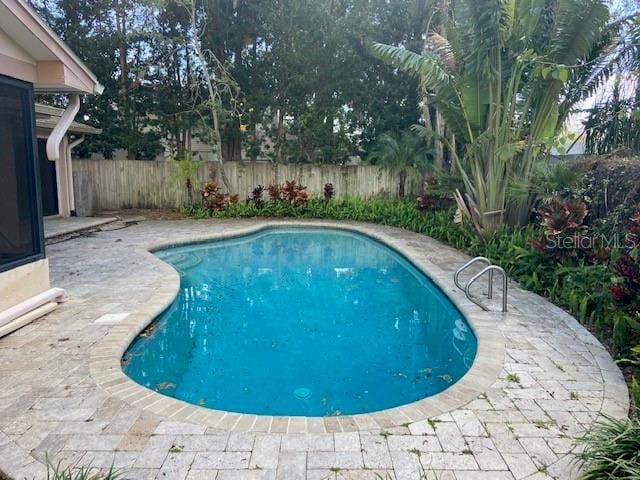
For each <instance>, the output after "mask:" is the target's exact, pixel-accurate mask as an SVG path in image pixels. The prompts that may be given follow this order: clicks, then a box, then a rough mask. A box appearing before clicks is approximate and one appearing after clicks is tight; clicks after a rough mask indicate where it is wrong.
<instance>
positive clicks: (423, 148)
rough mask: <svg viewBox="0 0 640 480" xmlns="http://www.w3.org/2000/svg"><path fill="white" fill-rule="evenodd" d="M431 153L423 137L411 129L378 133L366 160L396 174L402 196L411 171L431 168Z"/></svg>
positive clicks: (400, 195) (423, 172) (401, 196)
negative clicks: (395, 132) (397, 132)
mask: <svg viewBox="0 0 640 480" xmlns="http://www.w3.org/2000/svg"><path fill="white" fill-rule="evenodd" d="M433 154H434V151H433V149H431V148H430V147H429V146H428V145H427V143H426V142H425V141H424V139H423V138H421V137H419V136H417V135H416V134H414V133H413V132H411V131H405V132H402V133H401V134H396V135H394V134H391V133H384V134H382V135H380V136H379V137H378V139H377V141H376V143H375V144H374V145H373V147H372V149H371V153H370V154H369V157H368V160H369V162H370V163H373V164H376V165H380V166H382V167H384V168H386V169H387V170H389V171H390V172H391V173H392V174H395V175H397V176H398V196H399V197H400V198H404V195H405V187H406V183H407V177H408V176H409V174H410V173H411V172H416V173H419V174H420V175H422V176H424V174H425V173H426V172H427V171H429V170H433V165H432V163H433Z"/></svg>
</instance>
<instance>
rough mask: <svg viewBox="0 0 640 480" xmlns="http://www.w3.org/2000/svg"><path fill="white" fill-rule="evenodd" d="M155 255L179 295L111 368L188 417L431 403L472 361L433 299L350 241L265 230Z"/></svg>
mask: <svg viewBox="0 0 640 480" xmlns="http://www.w3.org/2000/svg"><path fill="white" fill-rule="evenodd" d="M156 255H157V256H158V257H159V258H161V259H163V260H164V261H165V262H168V263H169V264H171V265H172V266H173V267H174V268H176V270H177V271H178V272H179V274H180V280H181V285H180V292H179V294H178V296H177V298H176V300H175V301H174V302H173V304H172V305H171V306H170V307H169V308H168V309H167V310H166V311H165V312H164V313H163V314H162V315H161V316H160V317H158V319H156V321H155V322H154V323H152V324H151V325H150V327H149V328H148V329H147V330H145V331H144V332H143V333H142V334H141V335H140V336H139V337H138V338H137V339H136V340H135V341H134V342H133V343H132V345H131V346H130V347H129V349H128V350H127V352H126V353H125V356H124V358H123V368H124V370H125V373H126V374H127V375H129V376H130V377H131V378H132V379H133V380H135V381H137V382H138V383H140V384H142V385H144V386H146V387H148V388H151V389H154V390H157V391H159V392H161V393H163V394H165V395H168V396H171V397H174V398H178V399H181V400H184V401H186V402H189V403H192V404H195V405H201V406H205V407H210V408H215V409H219V410H225V411H231V412H239V413H252V414H266V415H290V416H297V415H304V416H326V415H347V414H358V413H365V412H372V411H378V410H382V409H386V408H391V407H395V406H399V405H403V404H406V403H410V402H413V401H416V400H419V399H422V398H425V397H428V396H431V395H434V394H436V393H438V392H441V391H442V390H444V389H446V388H448V387H449V386H450V385H452V384H453V383H455V382H456V381H457V380H459V379H460V378H461V377H462V376H463V375H464V374H465V373H466V372H467V370H468V369H469V368H470V366H471V364H472V363H473V360H474V358H475V355H476V350H477V342H476V338H475V336H474V334H473V332H472V330H471V328H470V327H469V325H468V324H467V322H466V321H465V319H464V317H463V316H462V315H461V314H460V312H459V311H458V310H457V309H456V308H455V307H454V306H453V304H452V303H451V302H450V301H449V299H448V298H447V297H446V295H444V294H443V293H442V292H441V291H440V290H439V288H438V287H436V286H435V285H434V284H433V283H432V282H431V281H430V280H429V279H428V278H427V277H425V276H424V275H423V274H422V273H421V272H420V271H418V270H417V269H416V268H415V267H414V266H413V265H412V264H410V263H409V262H408V261H406V260H405V259H404V258H403V257H401V256H400V255H398V254H397V253H395V252H394V251H392V250H391V249H389V248H388V247H386V246H385V245H383V244H382V243H380V242H377V241H375V240H373V239H370V238H368V237H365V236H363V235H359V234H355V233H350V232H346V231H341V230H332V229H311V228H295V229H269V230H264V231H262V232H260V233H256V234H252V235H247V236H245V237H240V238H235V239H229V240H224V241H216V242H211V243H204V244H198V245H189V246H183V247H177V248H171V249H167V250H162V251H159V252H156Z"/></svg>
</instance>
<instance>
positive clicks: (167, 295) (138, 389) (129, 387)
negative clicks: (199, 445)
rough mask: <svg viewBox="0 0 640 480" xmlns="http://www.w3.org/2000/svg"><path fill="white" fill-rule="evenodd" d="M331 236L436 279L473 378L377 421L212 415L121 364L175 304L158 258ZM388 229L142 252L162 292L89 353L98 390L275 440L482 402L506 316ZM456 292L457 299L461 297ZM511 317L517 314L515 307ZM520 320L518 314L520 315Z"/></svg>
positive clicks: (282, 223) (174, 276)
mask: <svg viewBox="0 0 640 480" xmlns="http://www.w3.org/2000/svg"><path fill="white" fill-rule="evenodd" d="M287 227H309V228H332V229H338V230H345V231H350V232H353V233H359V234H362V235H365V236H367V237H370V238H372V239H374V240H377V241H379V242H381V243H383V244H384V245H386V246H388V247H390V248H391V249H393V250H395V251H396V252H398V253H399V254H401V255H402V256H403V257H405V258H406V259H407V260H408V261H409V262H411V263H412V264H413V265H414V266H415V267H416V268H417V269H418V270H419V271H421V272H422V273H423V274H424V275H426V276H427V277H428V278H429V279H431V280H432V281H433V282H434V283H435V284H436V285H437V286H438V287H439V288H440V289H441V290H442V292H443V293H444V294H445V295H446V296H447V298H448V299H449V300H450V301H451V302H452V303H453V304H454V305H455V306H456V308H457V309H458V310H459V311H460V312H461V313H462V314H463V315H464V317H465V318H466V320H467V322H468V323H469V325H470V327H471V328H472V329H473V332H474V334H475V336H476V339H477V343H478V347H477V352H476V358H475V360H474V362H473V364H472V365H471V368H470V369H469V370H468V371H467V373H466V374H465V375H464V376H463V377H462V378H461V379H460V380H458V381H457V382H456V383H454V384H452V385H451V386H450V387H449V388H447V389H446V390H443V391H442V392H440V393H438V394H436V395H433V396H430V397H427V398H424V399H421V400H418V401H416V402H413V403H409V404H406V405H402V406H398V407H394V408H390V409H386V410H381V411H377V412H372V413H363V414H356V415H341V416H328V417H303V416H290V417H288V416H269V415H253V414H242V413H234V412H226V411H221V410H214V409H210V408H206V407H201V406H197V405H193V404H190V403H187V402H184V401H182V400H178V399H175V398H172V397H168V396H166V395H163V394H161V393H158V392H156V391H154V390H151V389H148V388H146V387H143V386H142V385H140V384H138V383H136V382H135V381H134V380H132V379H131V378H129V377H128V376H127V375H126V374H125V373H124V371H123V370H122V365H121V359H122V356H123V354H124V353H125V351H126V350H127V348H128V347H129V345H130V344H131V342H132V341H133V340H134V339H135V338H136V337H137V336H138V334H139V333H140V332H141V331H143V330H144V329H145V328H146V327H147V326H148V325H149V324H150V323H151V322H152V321H153V320H155V318H156V317H157V316H158V315H160V314H161V313H162V312H164V311H165V310H166V308H167V307H169V305H171V303H172V302H173V301H174V299H175V298H176V296H177V294H178V292H179V287H180V278H179V274H178V272H177V271H176V270H175V269H174V268H173V267H171V266H170V265H169V264H167V263H165V262H164V261H162V260H160V259H159V258H158V257H156V256H155V255H154V254H153V253H152V252H154V251H157V250H160V249H164V248H170V247H175V246H181V245H189V244H197V243H203V242H208V241H215V240H225V239H230V238H237V237H242V236H245V235H250V234H254V233H258V232H261V231H263V230H268V229H271V228H287ZM385 229H389V227H383V226H378V225H374V224H358V225H357V226H356V225H354V224H351V223H342V222H339V221H307V220H305V221H297V220H265V221H263V222H260V223H257V224H253V225H251V226H249V227H231V228H229V230H228V231H226V232H224V233H217V234H207V235H198V236H186V237H185V238H181V239H178V240H174V241H170V242H168V241H165V242H157V243H153V244H148V245H145V247H144V248H138V249H136V252H137V253H139V254H140V255H142V256H145V257H146V258H147V259H148V260H150V261H152V262H154V264H155V265H156V266H157V268H158V270H159V272H160V273H159V275H158V287H157V289H156V291H155V293H154V295H153V297H152V298H151V299H150V301H149V302H148V303H147V304H146V305H142V306H140V308H138V309H137V310H136V311H134V312H131V313H129V315H128V316H127V317H126V318H125V319H124V320H123V321H121V322H120V323H118V324H117V325H115V326H113V327H112V328H111V329H110V330H109V332H108V334H107V336H106V337H105V338H104V340H102V341H101V342H100V343H99V344H98V345H97V346H96V347H95V348H94V349H93V350H92V352H91V358H90V372H91V375H92V377H93V379H94V381H95V382H96V384H97V385H98V386H99V387H100V388H102V389H104V390H105V391H107V392H108V393H110V394H111V395H113V396H115V397H117V398H119V399H120V400H122V401H124V402H126V403H128V404H130V405H132V406H135V407H138V408H141V409H143V410H146V411H148V412H151V413H154V414H157V415H161V416H165V417H167V418H170V419H172V420H176V421H186V422H191V423H196V424H203V425H206V426H210V427H215V428H217V429H221V430H226V431H242V432H269V433H324V432H340V431H344V432H350V431H371V430H380V429H385V428H392V427H396V426H401V425H405V424H408V423H414V422H418V421H421V420H426V419H428V418H431V417H434V416H438V415H441V414H443V413H446V412H449V411H452V410H455V409H457V408H460V407H462V406H464V405H466V404H467V403H469V402H471V401H473V400H474V399H476V398H477V397H478V396H480V395H482V393H484V392H485V391H486V390H487V389H488V388H489V387H490V386H491V385H492V384H493V383H494V382H495V381H496V380H497V379H498V377H499V375H500V373H501V371H502V369H503V365H504V359H505V352H506V346H505V339H504V336H503V334H502V332H501V331H500V329H499V328H498V326H497V325H498V324H499V323H501V322H503V321H504V320H505V318H506V316H507V315H513V314H514V313H513V312H509V313H507V314H503V313H501V312H493V311H490V312H487V311H484V310H482V309H480V308H479V307H478V306H476V305H475V304H474V303H472V302H471V301H469V300H467V299H466V297H465V296H464V295H463V294H462V293H461V292H459V291H458V290H457V289H456V288H455V286H454V283H453V278H452V275H451V273H450V272H446V271H444V270H442V269H441V268H439V267H438V266H436V265H435V264H433V263H432V262H430V261H428V260H426V259H425V258H422V257H421V256H420V252H419V251H418V250H417V249H416V248H414V247H412V246H411V242H410V241H408V240H403V239H399V238H395V237H394V236H393V230H391V231H389V232H388V233H387V232H386V231H384V230H385ZM456 292H457V293H456ZM510 308H511V310H514V309H513V307H512V306H511V305H510ZM517 314H518V313H517V312H516V313H515V315H517Z"/></svg>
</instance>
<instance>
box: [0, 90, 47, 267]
mask: <svg viewBox="0 0 640 480" xmlns="http://www.w3.org/2000/svg"><path fill="white" fill-rule="evenodd" d="M28 98H29V97H28V96H27V95H26V90H25V89H24V88H20V87H17V86H14V85H8V84H6V83H3V82H2V80H1V79H0V105H1V106H2V107H1V108H0V268H2V267H3V266H6V265H7V264H9V263H13V262H16V261H19V260H22V259H24V258H26V257H30V256H32V255H34V254H36V253H39V252H40V236H39V219H38V218H37V214H38V209H37V208H36V198H35V188H34V187H35V175H34V160H33V158H32V153H31V150H32V149H31V148H30V147H31V145H32V144H31V145H30V142H32V141H33V140H32V137H31V136H32V128H31V126H30V125H29V123H28V122H29V121H30V115H29V111H28V110H27V109H28V108H31V106H30V105H28V103H27V100H28Z"/></svg>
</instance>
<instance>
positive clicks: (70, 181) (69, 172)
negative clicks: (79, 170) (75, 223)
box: [66, 135, 85, 215]
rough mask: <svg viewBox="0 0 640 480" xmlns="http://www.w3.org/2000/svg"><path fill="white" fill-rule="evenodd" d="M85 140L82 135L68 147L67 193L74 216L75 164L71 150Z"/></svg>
mask: <svg viewBox="0 0 640 480" xmlns="http://www.w3.org/2000/svg"><path fill="white" fill-rule="evenodd" d="M84 138H85V137H84V135H82V136H81V137H80V138H76V139H75V140H74V141H73V142H71V143H69V144H68V145H67V158H66V161H67V162H68V163H67V187H68V189H69V191H68V192H67V193H68V195H69V210H71V214H72V215H74V214H75V211H76V196H75V193H74V191H73V162H72V161H71V150H73V149H74V148H76V147H77V146H78V145H80V144H81V143H82V142H84Z"/></svg>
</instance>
